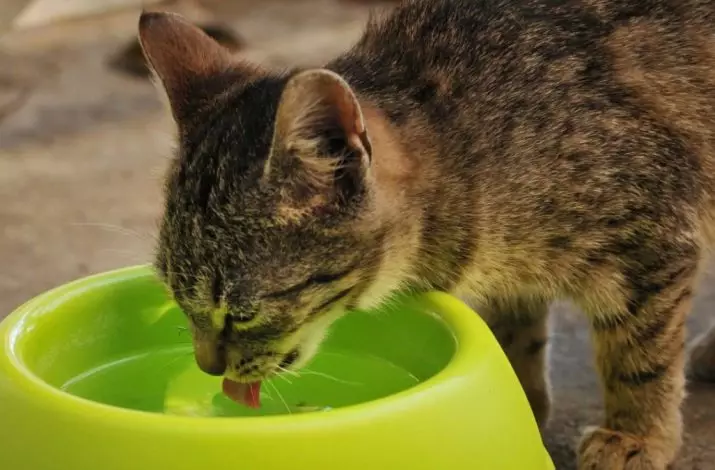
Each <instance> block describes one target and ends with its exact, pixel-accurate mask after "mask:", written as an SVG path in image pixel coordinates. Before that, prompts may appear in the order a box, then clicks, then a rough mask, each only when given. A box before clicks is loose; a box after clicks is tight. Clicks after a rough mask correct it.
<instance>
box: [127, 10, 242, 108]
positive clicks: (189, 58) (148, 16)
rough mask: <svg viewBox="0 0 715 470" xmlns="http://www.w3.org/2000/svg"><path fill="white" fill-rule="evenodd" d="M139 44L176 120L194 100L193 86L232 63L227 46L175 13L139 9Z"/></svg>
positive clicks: (226, 68)
mask: <svg viewBox="0 0 715 470" xmlns="http://www.w3.org/2000/svg"><path fill="white" fill-rule="evenodd" d="M139 43H140V44H141V47H142V50H143V51H144V56H145V57H146V60H147V63H148V64H149V66H150V68H151V69H152V71H153V72H154V74H155V76H156V78H157V79H158V81H159V83H160V84H161V86H162V88H163V89H164V91H165V93H166V97H167V99H168V101H169V106H170V108H171V111H172V113H173V114H174V117H175V118H176V119H177V120H180V119H181V118H182V117H183V115H184V113H186V112H187V111H188V109H187V108H188V107H189V106H190V104H191V103H190V101H191V100H192V99H196V97H197V96H196V94H197V90H196V89H195V88H196V87H195V85H196V84H197V83H200V82H201V81H202V80H205V79H206V78H208V77H211V76H213V75H216V74H218V73H221V72H222V71H225V70H228V69H229V68H231V67H232V65H233V63H234V61H233V59H232V56H231V53H230V52H229V51H228V49H226V48H224V47H223V46H221V45H220V44H219V43H217V42H216V41H215V40H214V39H212V38H211V37H210V36H209V35H208V34H206V33H205V32H204V31H202V30H201V28H199V27H197V26H195V25H193V24H191V23H190V22H188V21H187V20H185V19H184V18H182V17H181V16H180V15H177V14H175V13H168V12H146V11H145V12H142V14H141V17H140V18H139ZM198 94H200V92H199V93H198Z"/></svg>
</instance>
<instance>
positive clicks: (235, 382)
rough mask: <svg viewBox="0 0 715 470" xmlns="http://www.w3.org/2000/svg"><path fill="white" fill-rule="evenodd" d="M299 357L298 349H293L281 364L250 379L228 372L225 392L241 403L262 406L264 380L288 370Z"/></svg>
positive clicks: (225, 377)
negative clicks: (233, 375)
mask: <svg viewBox="0 0 715 470" xmlns="http://www.w3.org/2000/svg"><path fill="white" fill-rule="evenodd" d="M299 357H300V352H299V351H298V350H297V349H293V350H291V351H290V352H288V353H287V354H285V355H284V356H283V359H282V360H281V362H280V364H278V365H276V366H273V368H272V370H271V371H270V372H269V373H266V374H262V375H261V374H259V375H258V376H257V375H255V374H254V375H252V376H251V377H250V378H248V379H246V378H244V377H238V378H237V379H234V378H232V377H229V376H228V375H230V374H226V375H224V379H223V383H222V390H223V393H224V395H226V396H227V397H228V398H230V399H231V400H233V401H234V402H236V403H238V404H239V405H244V406H247V407H249V408H260V407H261V384H262V381H263V380H264V379H265V378H267V377H269V376H272V375H277V374H280V373H281V372H286V371H288V369H289V368H290V367H291V366H292V365H293V364H294V363H295V362H296V361H297V360H298V358H299ZM257 377H262V378H257Z"/></svg>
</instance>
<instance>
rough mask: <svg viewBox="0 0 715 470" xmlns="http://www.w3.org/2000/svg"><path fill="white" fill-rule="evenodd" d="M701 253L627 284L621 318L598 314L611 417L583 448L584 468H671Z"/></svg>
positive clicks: (600, 364) (603, 376) (581, 467)
mask: <svg viewBox="0 0 715 470" xmlns="http://www.w3.org/2000/svg"><path fill="white" fill-rule="evenodd" d="M697 263H698V262H697V259H695V256H692V257H687V259H682V258H680V259H679V261H678V262H677V263H671V264H669V265H667V266H663V267H662V269H660V270H656V271H653V272H649V273H645V272H643V271H641V273H640V274H641V276H642V277H641V278H639V279H627V282H628V285H630V286H635V287H634V288H633V289H632V290H631V291H630V293H629V295H628V298H627V300H626V301H624V305H623V308H622V309H617V310H619V313H617V314H615V313H614V314H609V313H608V312H606V313H604V312H603V311H601V312H599V313H596V312H591V313H592V323H593V327H592V329H593V334H594V339H595V349H596V356H597V365H598V369H599V373H600V375H601V380H602V384H603V388H604V398H605V408H606V410H605V411H606V417H605V423H604V424H603V426H602V427H597V428H591V429H590V430H589V431H587V432H586V434H585V435H584V436H583V438H582V440H581V444H580V447H579V467H578V468H579V470H665V469H666V468H667V467H668V465H669V464H670V463H671V462H672V461H673V460H674V458H675V456H676V454H677V452H678V449H679V448H680V445H681V440H682V436H681V435H682V422H681V412H680V406H681V403H682V401H683V398H684V393H685V392H684V388H685V374H684V349H685V348H684V341H685V331H684V329H685V328H684V323H685V317H686V315H687V312H688V311H689V309H690V304H691V298H692V287H693V284H694V280H695V273H696V271H697Z"/></svg>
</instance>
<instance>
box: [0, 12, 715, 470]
mask: <svg viewBox="0 0 715 470" xmlns="http://www.w3.org/2000/svg"><path fill="white" fill-rule="evenodd" d="M207 3H209V4H212V3H214V4H216V5H218V7H219V8H220V9H221V11H220V13H221V14H220V16H221V18H222V19H223V20H225V21H228V22H229V23H230V24H231V25H232V26H234V27H235V28H236V30H237V31H238V32H239V33H240V34H241V35H242V36H243V38H244V39H245V40H246V42H247V44H248V48H247V49H246V50H245V52H244V54H245V55H246V56H248V57H251V58H254V59H257V60H261V61H262V62H264V63H269V64H273V65H278V66H283V65H288V64H296V63H302V64H317V63H320V62H321V61H323V60H325V59H326V58H329V57H331V56H333V55H335V54H337V53H338V52H339V51H341V50H342V49H344V48H346V47H348V45H349V44H350V43H351V41H353V40H354V39H355V38H356V37H357V35H358V34H359V32H360V30H361V27H362V25H363V23H364V22H365V20H366V18H367V9H366V7H365V6H362V5H360V4H359V2H356V3H353V2H342V3H341V2H339V1H337V0H262V1H261V2H249V1H238V0H235V1H232V2H230V4H231V6H230V7H226V6H225V5H222V3H229V2H220V1H218V0H207ZM251 3H253V5H251ZM368 3H369V2H368ZM259 5H260V6H259ZM137 13H138V12H134V11H132V12H126V13H121V14H113V15H111V16H105V17H103V18H101V19H95V20H92V21H82V22H75V23H73V24H69V25H63V26H55V27H51V28H49V27H48V28H43V29H42V30H38V31H24V32H17V33H13V34H11V35H9V36H7V37H5V38H4V39H1V40H0V64H2V65H1V66H0V229H1V230H2V235H1V236H0V260H1V261H2V268H1V269H0V318H2V316H4V315H5V314H6V313H8V312H10V311H11V310H12V309H13V308H14V307H15V306H17V305H18V304H20V303H21V302H23V301H25V300H27V299H28V298H30V297H31V296H33V295H35V294H38V293H40V292H42V291H44V290H46V289H48V288H50V287H53V286H56V285H58V284H61V283H63V282H66V281H69V280H71V279H74V278H77V277H79V276H84V275H86V274H89V273H93V272H98V271H102V270H106V269H111V268H115V267H120V266H125V265H128V264H135V263H143V262H146V261H148V260H149V259H150V256H151V251H152V245H153V236H154V233H155V226H156V218H157V215H158V212H159V209H160V203H161V201H160V191H159V185H160V181H161V176H162V173H163V171H164V168H165V166H166V163H167V161H168V158H169V155H170V148H171V138H172V129H171V125H170V124H171V123H170V121H169V119H168V117H167V116H166V114H165V113H164V111H163V109H162V108H161V106H160V103H159V101H158V99H157V98H156V97H155V94H154V90H153V88H152V86H151V85H150V84H149V83H147V82H145V81H142V80H136V79H132V78H128V77H125V76H122V75H120V74H117V73H116V72H114V71H112V70H110V69H109V68H108V67H107V65H106V63H107V60H108V58H109V57H110V56H111V55H112V54H114V53H115V52H116V50H117V49H118V48H119V47H121V46H122V45H124V43H125V42H126V41H127V40H128V39H129V38H131V37H132V36H133V34H134V31H135V26H136V19H137ZM710 280H714V279H713V278H712V277H711V278H710ZM712 286H713V283H712V282H709V281H707V280H706V282H705V283H704V286H703V288H702V289H701V294H700V296H699V298H698V301H697V302H696V306H695V312H694V314H693V316H692V319H691V321H690V326H691V331H693V332H698V331H700V330H702V329H704V328H705V326H706V325H707V324H708V322H709V321H710V319H709V318H708V317H711V318H712V319H713V320H715V314H713V315H711V312H712V310H714V309H715V289H713V287H712ZM554 309H555V310H556V311H557V312H556V313H557V315H555V316H554V320H555V321H554V323H555V325H554V327H555V332H556V333H555V340H554V343H553V348H552V366H551V376H552V380H553V384H554V389H555V401H556V405H555V414H554V417H553V420H552V422H551V424H550V426H549V429H548V430H547V431H546V437H545V439H546V442H547V445H548V447H549V449H550V451H551V452H552V455H553V457H554V460H555V461H556V464H557V468H559V469H564V470H569V469H573V468H574V466H573V457H574V454H573V447H574V442H575V439H576V436H577V435H578V433H579V429H580V428H581V427H583V426H585V425H588V424H592V423H595V422H598V420H599V417H600V415H601V409H600V396H599V390H598V384H597V381H596V377H595V375H594V373H593V369H592V367H591V366H590V364H591V358H590V347H589V341H588V333H587V330H586V328H585V324H584V321H583V319H582V318H581V317H580V316H579V315H577V314H575V312H573V310H572V309H571V308H570V307H568V306H566V305H559V306H557V307H555V308H554ZM685 415H686V427H687V435H686V438H685V447H684V449H683V452H682V456H681V458H680V459H679V461H678V464H677V465H676V467H675V468H676V469H678V470H712V469H715V387H714V386H705V385H692V386H691V387H690V396H689V399H688V402H687V404H686V407H685ZM515 448H516V444H515Z"/></svg>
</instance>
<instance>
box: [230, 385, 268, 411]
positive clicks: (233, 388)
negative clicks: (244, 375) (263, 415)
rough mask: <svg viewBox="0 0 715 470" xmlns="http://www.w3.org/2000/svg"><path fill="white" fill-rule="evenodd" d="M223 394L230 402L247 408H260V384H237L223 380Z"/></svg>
mask: <svg viewBox="0 0 715 470" xmlns="http://www.w3.org/2000/svg"><path fill="white" fill-rule="evenodd" d="M223 393H224V395H226V396H227V397H229V398H230V399H231V400H233V401H235V402H236V403H238V404H240V405H246V406H247V407H249V408H260V407H261V382H251V383H247V384H246V383H239V382H234V381H233V380H229V379H226V378H224V379H223Z"/></svg>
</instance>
